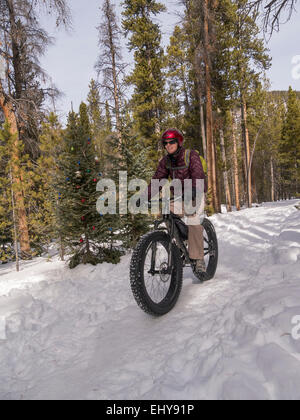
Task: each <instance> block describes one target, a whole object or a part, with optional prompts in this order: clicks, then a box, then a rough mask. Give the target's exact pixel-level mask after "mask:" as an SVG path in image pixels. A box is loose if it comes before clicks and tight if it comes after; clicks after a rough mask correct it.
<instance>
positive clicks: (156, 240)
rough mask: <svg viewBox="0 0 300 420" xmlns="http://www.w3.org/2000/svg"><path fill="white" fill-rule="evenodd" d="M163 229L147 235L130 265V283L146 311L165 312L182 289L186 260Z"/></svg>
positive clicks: (142, 239)
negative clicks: (183, 261) (183, 263)
mask: <svg viewBox="0 0 300 420" xmlns="http://www.w3.org/2000/svg"><path fill="white" fill-rule="evenodd" d="M169 249H170V237H169V235H168V234H167V233H165V232H162V231H154V232H150V233H148V234H146V235H144V236H143V237H142V238H141V240H140V241H139V243H138V245H137V247H136V249H135V250H134V251H133V255H132V258H131V264H130V284H131V290H132V293H133V296H134V298H135V300H136V302H137V304H138V305H139V306H140V308H141V309H143V311H145V312H146V313H149V314H151V315H156V316H159V315H164V314H166V313H167V312H169V311H170V310H171V309H172V308H173V307H174V305H175V304H176V302H177V300H178V297H179V294H180V291H181V288H182V269H183V267H182V260H181V256H180V252H179V249H178V248H177V247H176V245H174V244H172V245H171V254H172V255H171V267H169V264H168V263H169Z"/></svg>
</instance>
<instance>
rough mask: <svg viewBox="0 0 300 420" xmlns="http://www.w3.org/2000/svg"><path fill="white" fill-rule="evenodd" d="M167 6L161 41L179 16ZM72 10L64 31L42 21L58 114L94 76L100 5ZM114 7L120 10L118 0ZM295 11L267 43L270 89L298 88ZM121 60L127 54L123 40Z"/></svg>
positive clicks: (84, 2)
mask: <svg viewBox="0 0 300 420" xmlns="http://www.w3.org/2000/svg"><path fill="white" fill-rule="evenodd" d="M161 2H162V3H164V4H165V5H166V6H167V9H168V12H167V13H166V14H163V15H162V17H160V19H159V20H160V22H161V25H162V26H161V27H162V32H163V35H164V36H163V39H164V45H166V44H167V42H168V39H169V36H170V35H171V33H172V31H173V27H174V25H175V24H176V23H177V22H178V20H179V18H178V16H176V12H177V13H178V11H179V9H178V6H176V3H177V2H176V0H161ZM69 3H70V5H71V9H72V14H73V31H71V32H70V33H66V32H64V31H63V30H60V31H57V30H56V29H55V25H54V22H51V21H49V20H48V18H47V20H46V19H45V20H44V21H43V22H42V24H43V26H44V27H45V28H46V29H47V30H48V31H49V33H50V34H51V35H52V36H54V37H55V44H54V45H53V46H51V47H50V48H49V49H48V51H47V53H46V54H45V56H44V57H43V59H42V65H43V67H44V69H45V70H46V71H47V73H48V75H49V76H50V77H51V79H52V81H53V83H54V84H55V85H56V86H57V87H58V88H59V89H60V90H61V91H62V92H63V93H64V96H63V97H62V98H61V99H60V100H59V101H58V102H57V108H58V111H59V114H60V115H61V117H62V118H63V120H65V116H66V115H67V113H68V112H69V110H70V108H71V102H73V106H74V110H75V111H76V110H78V107H79V104H80V102H81V101H82V100H86V97H87V93H88V84H89V81H90V80H91V78H96V73H95V71H94V64H95V61H96V58H97V54H98V46H97V42H98V34H97V29H96V27H97V26H98V25H99V23H100V20H101V14H100V7H101V4H102V0H72V1H70V2H69ZM116 3H117V4H118V10H120V3H121V2H116ZM299 23H300V18H299V13H298V14H297V13H294V15H293V17H292V19H291V20H290V21H289V22H288V23H286V24H285V25H282V26H281V28H280V32H279V33H274V35H273V36H272V39H271V41H270V42H269V43H268V45H267V46H268V48H269V49H270V55H271V57H272V59H273V61H272V63H273V64H272V68H271V70H270V71H269V72H268V77H269V79H270V81H271V84H272V89H274V90H287V89H288V87H289V86H290V85H291V86H292V87H293V89H297V90H300V65H299V64H300V42H299V38H300V36H299V34H298V30H299V27H300V25H299ZM123 58H124V61H126V62H130V61H131V58H130V55H129V54H128V52H127V50H126V46H125V44H124V48H123ZM297 64H298V66H297Z"/></svg>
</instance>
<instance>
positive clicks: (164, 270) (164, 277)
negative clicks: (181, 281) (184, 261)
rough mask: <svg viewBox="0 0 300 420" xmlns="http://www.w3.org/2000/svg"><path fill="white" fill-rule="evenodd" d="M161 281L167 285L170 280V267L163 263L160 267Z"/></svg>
mask: <svg viewBox="0 0 300 420" xmlns="http://www.w3.org/2000/svg"><path fill="white" fill-rule="evenodd" d="M159 275H160V279H161V281H162V282H163V283H167V282H168V281H169V278H170V272H169V266H168V263H167V262H163V263H162V264H161V265H160V267H159Z"/></svg>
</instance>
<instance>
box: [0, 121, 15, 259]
mask: <svg viewBox="0 0 300 420" xmlns="http://www.w3.org/2000/svg"><path fill="white" fill-rule="evenodd" d="M11 140H12V139H11V134H10V128H9V125H8V124H7V123H6V124H5V125H4V127H3V128H2V129H0V261H3V262H7V261H9V260H10V259H13V258H14V257H15V255H14V248H13V217H12V209H11V204H12V191H11V182H10V171H9V168H10V151H9V148H10V145H11Z"/></svg>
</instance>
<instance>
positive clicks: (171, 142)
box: [163, 139, 178, 147]
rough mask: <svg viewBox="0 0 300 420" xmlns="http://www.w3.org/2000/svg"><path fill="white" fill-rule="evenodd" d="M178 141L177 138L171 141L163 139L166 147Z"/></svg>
mask: <svg viewBox="0 0 300 420" xmlns="http://www.w3.org/2000/svg"><path fill="white" fill-rule="evenodd" d="M177 142H178V140H177V139H174V140H170V141H163V145H164V147H166V146H167V145H168V144H176V143H177Z"/></svg>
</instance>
